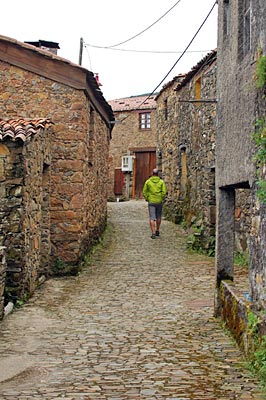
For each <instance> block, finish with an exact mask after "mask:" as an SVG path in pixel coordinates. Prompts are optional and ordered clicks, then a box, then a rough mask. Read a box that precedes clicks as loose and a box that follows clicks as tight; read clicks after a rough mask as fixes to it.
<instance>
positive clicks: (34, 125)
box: [0, 118, 53, 142]
mask: <svg viewBox="0 0 266 400" xmlns="http://www.w3.org/2000/svg"><path fill="white" fill-rule="evenodd" d="M52 124H53V122H52V121H51V120H50V119H46V118H38V119H26V118H20V119H9V120H4V119H1V118H0V141H3V140H5V139H10V140H12V141H16V140H18V139H20V140H22V141H23V142H25V141H26V140H27V139H29V138H30V137H31V136H33V135H35V134H36V133H37V132H38V131H39V130H40V129H45V128H49V126H51V125H52Z"/></svg>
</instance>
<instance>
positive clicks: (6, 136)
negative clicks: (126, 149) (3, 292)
mask: <svg viewBox="0 0 266 400" xmlns="http://www.w3.org/2000/svg"><path fill="white" fill-rule="evenodd" d="M50 126H51V122H50V121H49V120H45V119H38V120H32V119H31V120H26V119H20V120H9V121H4V120H0V194H1V196H0V216H1V219H0V243H1V244H2V245H4V246H5V249H6V257H7V263H8V269H7V276H6V280H4V283H5V286H6V288H10V289H9V290H10V291H11V292H12V291H13V292H15V293H16V295H17V296H18V297H21V296H22V295H23V294H24V293H27V294H31V293H33V291H34V289H35V287H36V285H37V284H38V279H39V278H40V276H41V275H42V274H45V275H47V274H48V273H49V267H50V259H49V255H50V254H51V241H50V209H49V200H50V176H51V168H50V167H51V151H50V137H49V136H50V135H51V129H49V127H50ZM11 288H12V289H11Z"/></svg>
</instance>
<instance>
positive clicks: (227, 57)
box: [216, 0, 266, 315]
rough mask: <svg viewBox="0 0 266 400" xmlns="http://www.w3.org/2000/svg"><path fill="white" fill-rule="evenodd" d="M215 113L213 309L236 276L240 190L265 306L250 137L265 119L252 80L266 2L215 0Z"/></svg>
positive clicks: (260, 93)
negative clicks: (245, 195)
mask: <svg viewBox="0 0 266 400" xmlns="http://www.w3.org/2000/svg"><path fill="white" fill-rule="evenodd" d="M218 3H219V12H218V56H217V65H218V69H217V71H218V75H217V91H218V112H217V139H216V187H217V189H216V198H217V230H216V237H217V244H216V288H217V291H216V313H217V315H219V314H221V313H222V307H223V304H222V297H223V295H222V291H221V288H222V286H221V283H222V282H223V281H224V280H226V279H227V280H229V281H233V280H234V262H233V250H234V231H235V223H234V215H235V211H236V200H235V199H236V195H237V193H238V191H239V190H240V189H241V190H242V191H248V192H249V193H250V195H251V198H252V203H251V207H250V212H251V223H250V224H249V241H248V245H249V254H250V265H249V284H250V288H249V291H250V296H251V298H252V301H253V304H254V305H255V306H256V307H257V308H258V309H261V308H262V309H265V306H266V253H265V249H266V246H265V245H266V230H265V221H266V220H265V204H264V203H263V202H261V201H260V200H259V198H258V194H257V189H258V187H257V181H258V179H259V178H262V179H264V180H265V176H264V167H263V168H262V169H261V171H260V172H259V171H257V170H256V165H255V162H254V155H255V154H256V152H257V151H258V149H256V146H255V142H254V140H253V138H252V133H253V132H254V131H255V121H256V120H258V119H262V120H263V119H264V118H265V98H264V94H265V82H264V84H263V87H262V88H261V89H259V88H258V87H257V85H256V83H257V82H256V81H257V80H256V68H257V65H258V61H259V59H260V57H261V56H262V55H264V56H265V55H266V26H265V16H266V3H265V2H263V1H254V0H245V1H242V0H241V1H240V0H239V1H235V2H229V1H228V0H219V2H218ZM247 289H248V288H247Z"/></svg>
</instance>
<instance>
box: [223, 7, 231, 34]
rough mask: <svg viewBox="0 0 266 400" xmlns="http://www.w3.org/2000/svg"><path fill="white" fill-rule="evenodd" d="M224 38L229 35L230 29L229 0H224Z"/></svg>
mask: <svg viewBox="0 0 266 400" xmlns="http://www.w3.org/2000/svg"><path fill="white" fill-rule="evenodd" d="M223 28H224V29H223V34H224V39H226V38H227V37H228V35H229V31H230V4H229V0H224V26H223Z"/></svg>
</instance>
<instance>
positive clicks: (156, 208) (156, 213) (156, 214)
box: [148, 203, 163, 221]
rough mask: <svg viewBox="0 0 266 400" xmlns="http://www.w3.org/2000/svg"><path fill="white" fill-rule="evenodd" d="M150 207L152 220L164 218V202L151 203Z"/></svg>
mask: <svg viewBox="0 0 266 400" xmlns="http://www.w3.org/2000/svg"><path fill="white" fill-rule="evenodd" d="M148 209H149V215H150V220H151V221H152V220H153V221H156V220H157V219H158V218H162V209H163V205H162V203H149V204H148Z"/></svg>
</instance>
